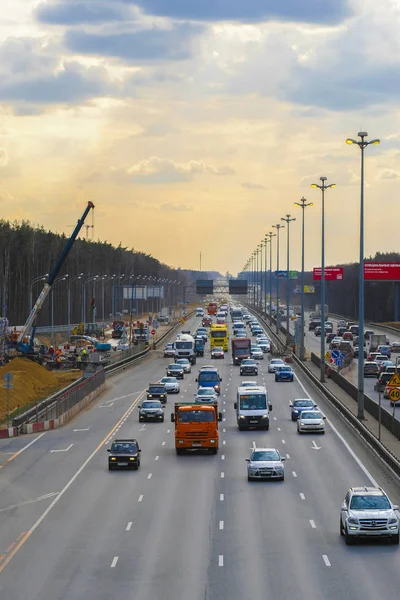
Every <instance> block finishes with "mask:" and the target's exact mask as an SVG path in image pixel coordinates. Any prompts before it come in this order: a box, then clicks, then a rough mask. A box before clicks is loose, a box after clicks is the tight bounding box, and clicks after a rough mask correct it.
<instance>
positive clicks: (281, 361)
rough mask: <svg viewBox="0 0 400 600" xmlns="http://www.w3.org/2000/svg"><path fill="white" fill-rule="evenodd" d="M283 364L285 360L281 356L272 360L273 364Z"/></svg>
mask: <svg viewBox="0 0 400 600" xmlns="http://www.w3.org/2000/svg"><path fill="white" fill-rule="evenodd" d="M282 364H283V360H281V359H280V358H273V359H272V360H271V365H282Z"/></svg>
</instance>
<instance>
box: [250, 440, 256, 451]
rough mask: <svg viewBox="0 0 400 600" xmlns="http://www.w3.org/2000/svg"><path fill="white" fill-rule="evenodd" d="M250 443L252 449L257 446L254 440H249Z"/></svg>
mask: <svg viewBox="0 0 400 600" xmlns="http://www.w3.org/2000/svg"><path fill="white" fill-rule="evenodd" d="M251 444H252V447H253V449H254V448H256V447H257V446H256V443H255V441H254V440H253V441H252V442H251Z"/></svg>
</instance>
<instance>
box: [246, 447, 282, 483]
mask: <svg viewBox="0 0 400 600" xmlns="http://www.w3.org/2000/svg"><path fill="white" fill-rule="evenodd" d="M284 460H285V458H283V457H281V455H280V454H279V452H278V450H277V449H276V448H252V450H251V454H250V458H246V461H247V463H248V464H247V479H248V481H252V480H253V479H279V480H280V481H283V480H284V479H285V467H284V464H283V461H284Z"/></svg>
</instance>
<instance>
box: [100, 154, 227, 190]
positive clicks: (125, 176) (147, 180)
mask: <svg viewBox="0 0 400 600" xmlns="http://www.w3.org/2000/svg"><path fill="white" fill-rule="evenodd" d="M111 172H112V173H113V175H114V177H115V178H117V179H118V180H121V181H130V182H132V183H141V184H148V185H152V184H161V183H184V182H187V181H190V180H191V179H192V178H193V177H194V175H197V174H205V173H209V174H211V175H232V174H233V173H234V171H233V169H231V168H230V167H228V166H222V167H218V168H217V167H214V166H213V165H208V164H206V163H204V162H202V161H195V160H191V161H189V162H187V163H177V162H174V161H173V160H171V159H168V158H159V157H158V156H152V157H151V158H149V159H144V160H141V161H140V162H138V163H136V164H134V165H132V166H131V167H128V168H126V167H122V168H120V167H117V168H116V167H111Z"/></svg>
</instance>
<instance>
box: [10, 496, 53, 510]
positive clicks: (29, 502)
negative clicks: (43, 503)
mask: <svg viewBox="0 0 400 600" xmlns="http://www.w3.org/2000/svg"><path fill="white" fill-rule="evenodd" d="M57 495H58V492H53V493H51V494H45V495H44V496H39V498H35V499H34V500H24V501H23V502H18V504H11V505H10V506H6V508H0V512H4V511H5V510H11V509H13V508H19V507H20V506H25V505H26V504H33V503H34V502H39V501H40V500H46V499H47V498H53V496H57Z"/></svg>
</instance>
